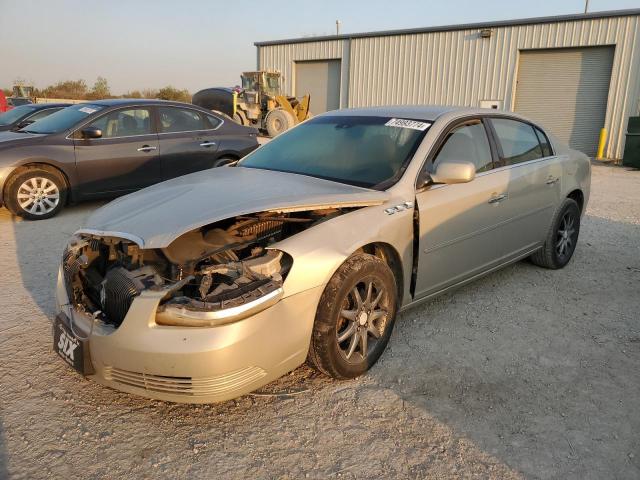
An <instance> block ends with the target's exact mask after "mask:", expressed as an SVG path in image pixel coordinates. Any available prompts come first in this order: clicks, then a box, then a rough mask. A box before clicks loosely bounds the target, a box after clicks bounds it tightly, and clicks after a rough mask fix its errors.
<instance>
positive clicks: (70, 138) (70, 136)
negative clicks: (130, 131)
mask: <svg viewBox="0 0 640 480" xmlns="http://www.w3.org/2000/svg"><path fill="white" fill-rule="evenodd" d="M140 107H142V108H144V107H147V108H151V107H174V108H182V109H184V110H193V111H194V112H198V113H207V114H209V113H208V112H203V111H202V110H197V109H195V108H190V107H188V106H187V107H181V106H179V105H161V104H160V105H159V104H155V103H154V104H151V105H149V104H146V105H145V104H135V105H126V106H123V107H120V108H114V109H113V110H109V111H108V112H104V113H103V115H108V114H109V113H112V112H117V111H118V110H123V109H131V108H140ZM210 115H212V116H213V117H216V118H218V117H217V116H216V115H213V114H210ZM98 118H101V115H98V116H97V117H95V118H94V119H91V120H89V121H87V122H85V123H83V124H82V125H80V126H79V127H78V128H76V129H75V130H73V131H72V132H71V133H69V134H68V135H67V136H66V137H65V139H66V140H75V139H74V138H73V135H75V133H76V132H78V131H79V130H82V129H83V128H84V127H86V126H87V125H89V124H91V123H92V122H93V121H95V120H97V119H98ZM218 119H219V120H220V124H219V125H218V126H217V127H216V128H207V129H204V130H183V131H180V132H155V133H154V132H151V133H144V134H142V135H124V136H121V137H109V138H92V139H91V141H96V140H113V139H115V138H133V137H146V136H148V135H168V134H172V133H191V132H213V131H215V130H218V129H219V128H220V127H221V126H222V125H223V124H224V120H223V119H222V118H218ZM78 140H82V139H78Z"/></svg>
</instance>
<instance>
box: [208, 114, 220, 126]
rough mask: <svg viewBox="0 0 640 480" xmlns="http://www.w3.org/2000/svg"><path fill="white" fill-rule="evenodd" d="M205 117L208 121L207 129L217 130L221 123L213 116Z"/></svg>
mask: <svg viewBox="0 0 640 480" xmlns="http://www.w3.org/2000/svg"><path fill="white" fill-rule="evenodd" d="M206 117H207V120H208V121H209V128H218V126H219V125H220V124H221V123H222V120H220V119H219V118H218V117H216V116H214V115H206Z"/></svg>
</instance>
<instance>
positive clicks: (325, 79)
mask: <svg viewBox="0 0 640 480" xmlns="http://www.w3.org/2000/svg"><path fill="white" fill-rule="evenodd" d="M307 93H309V94H311V104H310V110H311V113H313V114H318V113H324V112H327V111H329V110H336V109H338V108H340V60H321V61H314V62H296V92H295V94H296V97H302V96H303V95H306V94H307Z"/></svg>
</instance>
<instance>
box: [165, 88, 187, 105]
mask: <svg viewBox="0 0 640 480" xmlns="http://www.w3.org/2000/svg"><path fill="white" fill-rule="evenodd" d="M158 98H159V99H161V100H173V101H176V102H186V103H190V102H191V94H190V93H189V90H178V89H177V88H175V87H173V86H171V85H168V86H166V87H164V88H161V89H160V90H158Z"/></svg>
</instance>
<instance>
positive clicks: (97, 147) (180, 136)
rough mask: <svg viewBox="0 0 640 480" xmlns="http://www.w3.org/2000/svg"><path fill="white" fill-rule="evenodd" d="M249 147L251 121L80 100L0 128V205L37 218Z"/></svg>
mask: <svg viewBox="0 0 640 480" xmlns="http://www.w3.org/2000/svg"><path fill="white" fill-rule="evenodd" d="M19 108H23V107H19ZM24 108H26V107H24ZM15 110H17V108H16V109H15ZM13 111H14V110H12V111H11V112H8V114H7V115H10V114H12V112H13ZM257 147H258V140H257V130H256V129H254V128H249V127H243V126H241V125H237V124H236V123H234V122H231V121H225V119H224V118H223V117H222V116H221V115H216V114H214V113H212V112H210V111H208V110H205V109H202V108H199V107H196V106H194V105H188V104H185V103H178V102H165V101H162V100H138V99H129V100H127V99H122V98H119V99H112V100H98V101H94V102H91V103H81V104H78V105H74V106H71V107H67V108H65V109H63V110H60V111H59V112H56V113H53V114H51V115H50V116H48V117H46V118H43V119H40V120H38V121H37V122H35V123H33V124H31V125H27V126H26V127H24V128H22V129H21V130H19V131H17V132H4V133H2V134H0V206H2V205H3V204H4V206H5V207H7V208H8V209H9V210H10V211H11V213H13V214H14V215H18V216H21V217H24V218H26V219H28V220H43V219H46V218H51V217H53V216H54V215H57V214H58V213H59V212H60V211H61V210H62V209H63V208H64V206H65V205H66V204H67V203H68V202H80V201H83V200H95V199H99V198H114V197H117V196H120V195H124V194H126V193H130V192H133V191H135V190H138V189H140V188H144V187H147V186H149V185H153V184H155V183H159V182H161V181H163V180H167V179H170V178H174V177H178V176H180V175H186V174H188V173H192V172H197V171H200V170H206V169H209V168H213V167H218V166H221V165H225V164H227V163H231V162H234V161H236V160H238V159H240V158H242V157H243V156H244V155H246V154H247V153H249V152H251V151H253V150H255V149H256V148H257Z"/></svg>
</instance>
